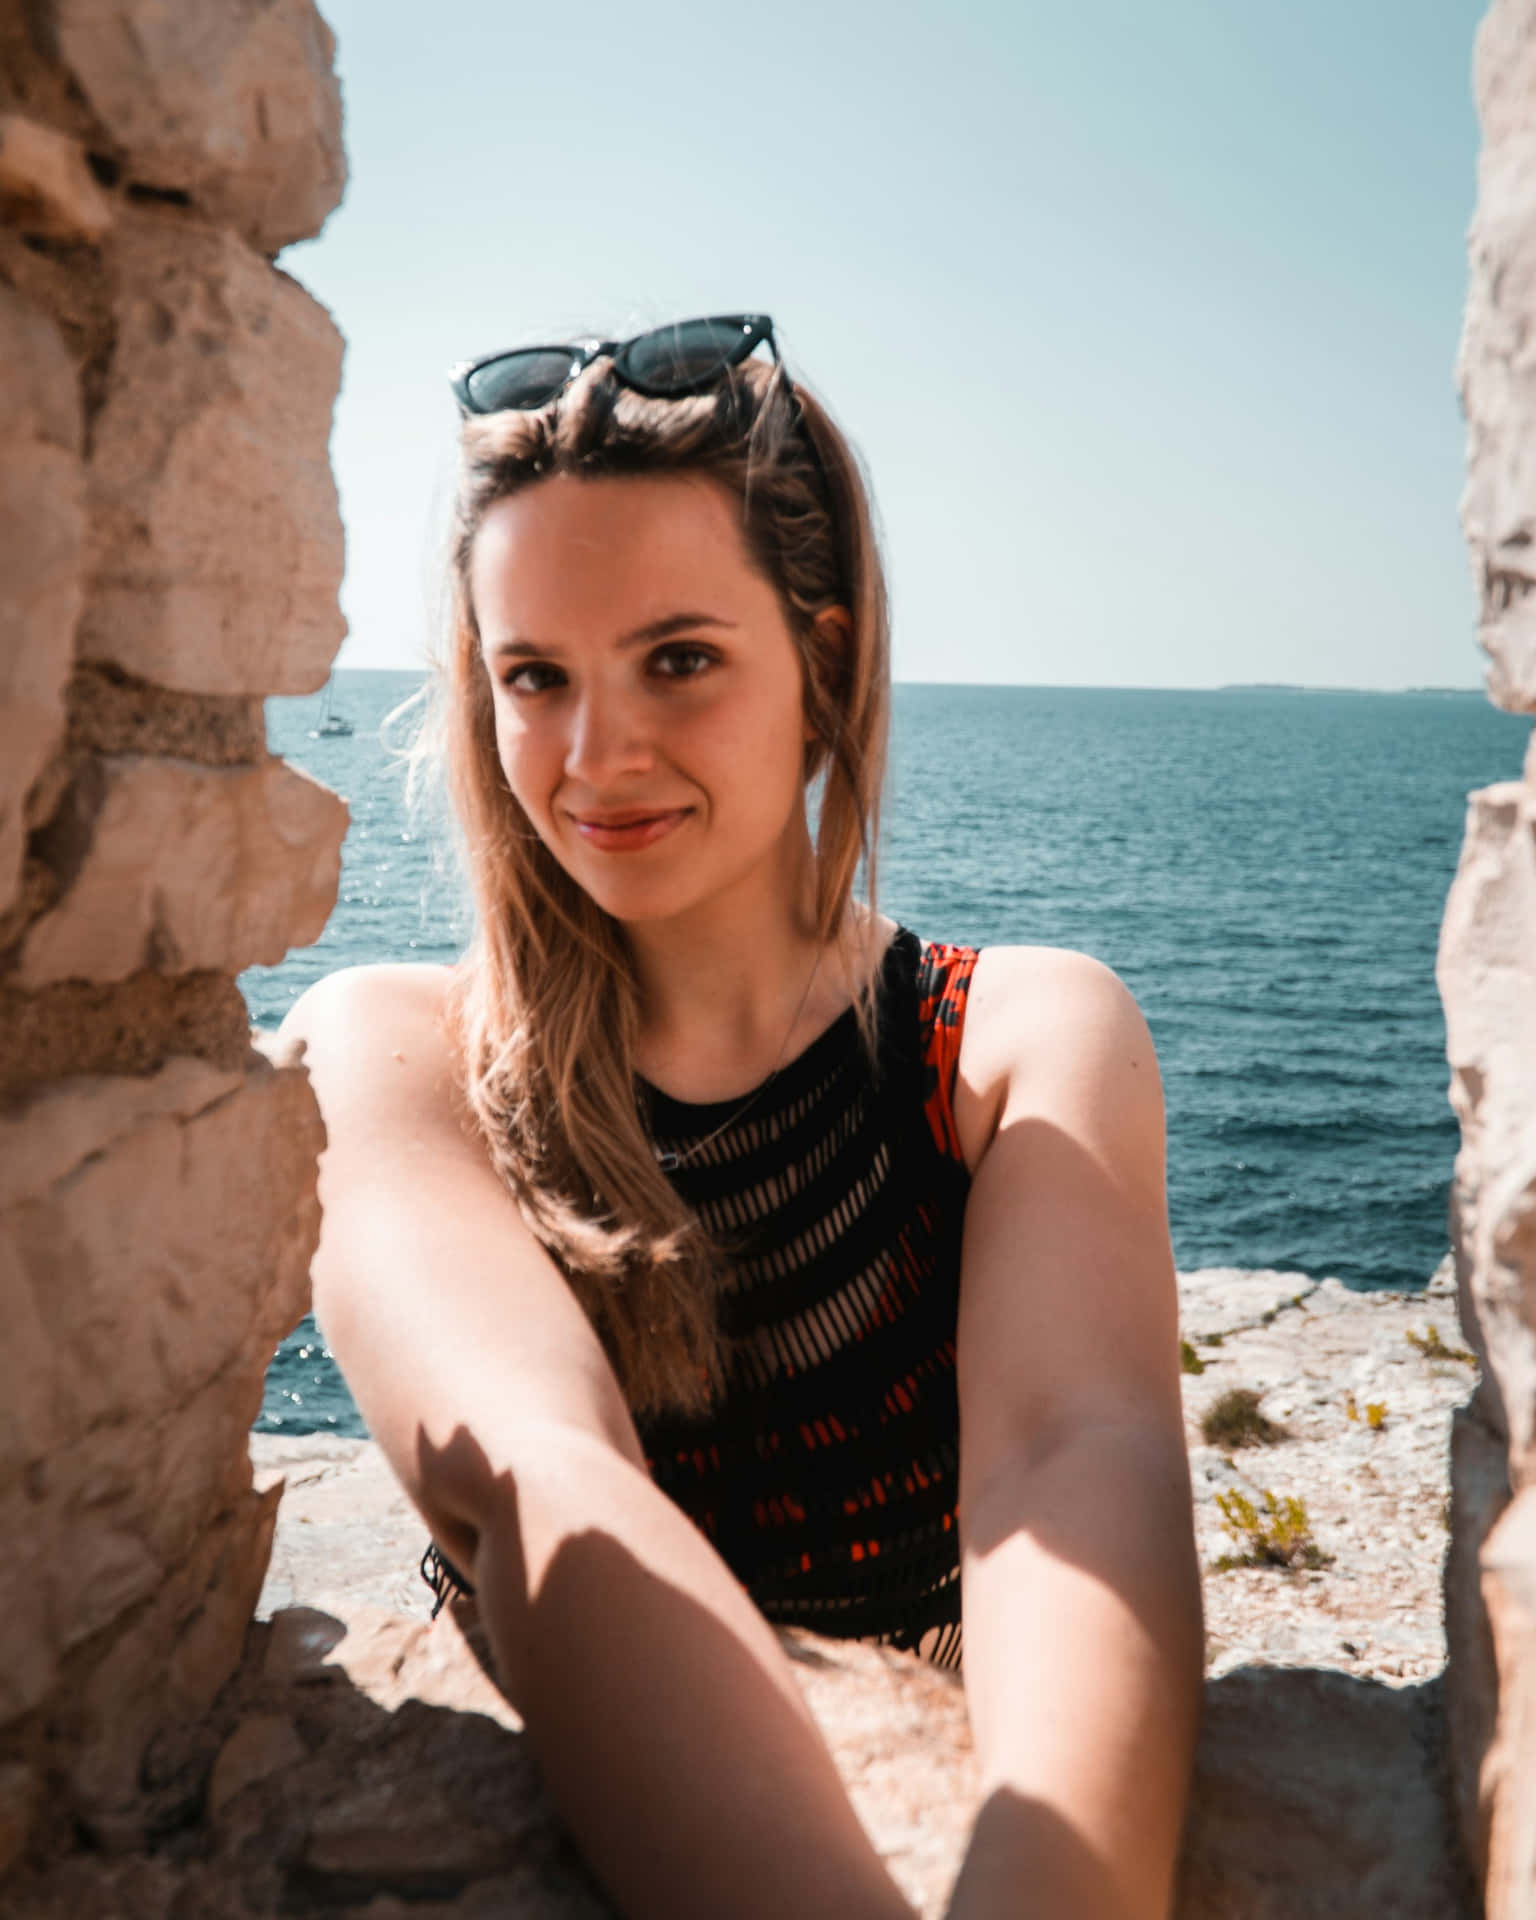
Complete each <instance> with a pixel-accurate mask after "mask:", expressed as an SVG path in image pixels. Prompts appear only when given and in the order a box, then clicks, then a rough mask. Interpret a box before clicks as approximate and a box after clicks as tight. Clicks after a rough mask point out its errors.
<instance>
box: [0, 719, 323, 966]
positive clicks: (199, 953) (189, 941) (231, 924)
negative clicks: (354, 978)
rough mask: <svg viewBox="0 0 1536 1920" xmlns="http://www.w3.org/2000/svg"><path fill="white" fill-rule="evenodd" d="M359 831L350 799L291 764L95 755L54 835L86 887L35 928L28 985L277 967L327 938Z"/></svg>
mask: <svg viewBox="0 0 1536 1920" xmlns="http://www.w3.org/2000/svg"><path fill="white" fill-rule="evenodd" d="M346 830H347V810H346V807H345V805H344V804H343V803H342V801H340V800H339V799H337V797H336V795H335V794H333V793H332V792H331V791H330V789H329V788H328V787H323V786H321V785H320V783H319V782H318V781H317V780H312V779H310V777H309V776H308V775H307V774H304V773H300V772H299V771H298V769H297V768H295V767H290V766H289V765H288V764H287V763H286V762H285V761H282V760H266V761H264V762H263V763H262V764H260V765H259V766H255V767H231V768H217V769H215V768H209V767H199V766H194V765H189V764H188V763H187V762H186V761H177V760H169V759H163V758H159V757H146V756H139V755H125V756H122V757H116V756H110V757H109V756H101V757H97V758H92V759H90V760H88V761H87V762H86V763H85V765H84V767H83V768H82V770H81V773H80V774H79V775H78V776H77V778H76V780H75V782H74V784H73V786H72V787H71V789H70V792H69V794H68V796H67V797H66V799H65V801H64V802H63V803H62V805H61V807H60V809H59V812H58V814H57V815H56V816H55V821H54V823H53V825H52V826H51V828H50V834H49V838H50V841H51V842H52V844H53V845H54V846H56V847H57V848H58V855H57V857H58V859H59V860H60V861H61V863H63V862H67V863H68V865H69V867H70V868H71V870H72V875H73V885H72V886H71V887H70V888H69V890H68V892H67V893H65V894H64V895H63V897H62V898H61V899H60V901H59V903H58V904H57V906H55V907H53V908H52V909H51V910H50V911H48V912H47V913H45V914H43V915H42V916H41V917H40V918H39V919H38V920H36V921H35V922H34V923H33V925H32V927H31V928H30V929H29V931H28V933H27V936H26V939H25V941H24V943H23V945H22V950H21V957H20V964H19V966H18V969H17V978H18V981H19V983H20V984H21V985H22V986H26V987H40V986H44V985H46V984H47V983H48V982H49V981H52V980H64V979H78V980H96V981H112V980H126V979H127V978H128V977H129V975H130V974H134V973H137V972H139V971H140V970H141V969H144V968H150V969H153V970H155V971H157V972H163V973H190V972H193V971H196V970H197V969H200V968H204V969H208V968H213V969H218V970H220V971H223V972H227V973H234V972H237V971H238V970H239V969H240V968H242V967H247V966H250V965H252V964H254V963H257V962H262V963H265V964H267V965H272V964H273V963H275V962H276V961H278V960H280V959H281V958H282V957H283V955H284V954H285V953H286V952H287V951H288V949H289V947H290V946H295V945H299V946H302V945H307V944H308V943H309V942H310V941H312V940H316V939H318V938H319V936H320V933H321V931H322V929H323V928H324V926H325V921H326V916H327V915H328V914H329V912H330V910H331V907H332V905H333V904H334V902H335V899H336V887H337V884H338V881H339V879H340V874H341V842H342V837H343V835H344V834H345V833H346Z"/></svg>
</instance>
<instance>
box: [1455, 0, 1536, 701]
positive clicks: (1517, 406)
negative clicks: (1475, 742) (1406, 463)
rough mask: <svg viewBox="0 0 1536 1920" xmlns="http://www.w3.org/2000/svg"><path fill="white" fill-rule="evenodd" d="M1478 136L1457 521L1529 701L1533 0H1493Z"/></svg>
mask: <svg viewBox="0 0 1536 1920" xmlns="http://www.w3.org/2000/svg"><path fill="white" fill-rule="evenodd" d="M1474 85H1475V89H1476V94H1477V107H1478V117H1479V119H1480V121H1481V124H1482V133H1483V145H1482V152H1481V155H1480V157H1479V160H1478V182H1477V210H1476V212H1475V214H1474V215H1473V218H1472V225H1471V228H1470V230H1469V233H1468V237H1467V248H1468V255H1469V265H1470V270H1471V271H1470V278H1469V283H1468V288H1467V305H1466V313H1465V318H1464V323H1463V327H1462V337H1461V349H1460V355H1459V362H1458V367H1457V380H1458V384H1459V386H1460V388H1461V397H1462V405H1463V408H1464V410H1465V412H1466V416H1467V486H1466V491H1465V493H1464V494H1463V496H1462V527H1463V530H1464V532H1465V534H1466V538H1467V545H1468V548H1469V550H1470V554H1471V559H1472V567H1473V574H1474V577H1475V579H1476V581H1477V586H1478V590H1479V595H1480V600H1481V609H1480V635H1481V639H1482V643H1483V646H1484V647H1485V648H1486V649H1487V652H1488V658H1489V669H1488V690H1489V693H1490V694H1491V695H1492V697H1493V699H1494V700H1495V701H1497V702H1498V704H1499V705H1500V706H1501V707H1508V708H1510V709H1511V710H1512V711H1514V712H1517V713H1536V598H1533V596H1532V588H1533V587H1536V550H1533V548H1532V545H1531V536H1532V532H1533V519H1536V473H1533V472H1532V470H1531V464H1530V461H1529V459H1528V457H1527V455H1528V450H1529V448H1530V444H1531V435H1532V433H1533V431H1536V366H1533V365H1532V362H1531V356H1530V351H1529V345H1528V342H1529V335H1530V329H1531V324H1532V321H1533V319H1536V141H1533V139H1532V131H1533V127H1536V112H1533V106H1536V6H1533V5H1532V3H1531V0H1494V3H1493V5H1492V6H1490V8H1489V9H1488V12H1487V15H1486V16H1485V18H1484V20H1483V23H1482V26H1481V28H1480V29H1479V31H1478V35H1477V48H1476V55H1475V60H1474Z"/></svg>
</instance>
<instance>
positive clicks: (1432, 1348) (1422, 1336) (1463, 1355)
mask: <svg viewBox="0 0 1536 1920" xmlns="http://www.w3.org/2000/svg"><path fill="white" fill-rule="evenodd" d="M1407 1337H1408V1344H1409V1346H1410V1347H1414V1348H1417V1350H1418V1351H1419V1352H1420V1353H1422V1354H1423V1356H1424V1358H1425V1359H1426V1360H1460V1361H1461V1362H1462V1364H1463V1365H1464V1366H1468V1367H1475V1366H1476V1365H1477V1356H1476V1355H1475V1354H1471V1353H1468V1351H1467V1349H1466V1348H1465V1347H1448V1346H1447V1345H1446V1344H1445V1342H1444V1341H1443V1340H1442V1339H1441V1338H1440V1329H1439V1328H1438V1327H1437V1326H1435V1325H1433V1323H1431V1325H1430V1326H1428V1327H1426V1328H1425V1330H1424V1332H1423V1333H1415V1332H1414V1330H1413V1328H1412V1327H1410V1328H1409V1329H1408V1336H1407Z"/></svg>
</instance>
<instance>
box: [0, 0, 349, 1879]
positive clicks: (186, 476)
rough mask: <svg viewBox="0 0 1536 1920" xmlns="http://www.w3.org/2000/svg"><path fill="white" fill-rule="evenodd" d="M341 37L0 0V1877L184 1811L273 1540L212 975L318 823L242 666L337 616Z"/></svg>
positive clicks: (229, 1017) (253, 1168)
mask: <svg viewBox="0 0 1536 1920" xmlns="http://www.w3.org/2000/svg"><path fill="white" fill-rule="evenodd" d="M331 53H332V42H331V38H330V34H329V31H328V29H327V28H326V27H325V26H324V24H323V22H322V21H321V20H320V17H319V15H318V14H317V13H316V12H315V10H314V8H313V6H312V4H310V0H218V3H217V4H212V5H202V4H196V5H181V4H166V0H26V4H24V5H15V4H13V5H9V6H0V1304H3V1308H4V1316H3V1333H0V1526H3V1527H4V1528H5V1531H6V1542H7V1551H6V1553H5V1555H4V1557H3V1559H0V1875H10V1874H12V1873H13V1871H15V1870H17V1869H18V1867H19V1865H20V1863H21V1862H23V1861H24V1860H27V1859H29V1858H36V1857H41V1856H43V1855H46V1854H47V1853H48V1852H50V1851H52V1850H57V1849H58V1848H59V1847H60V1846H62V1845H65V1844H67V1843H70V1842H71V1841H73V1840H77V1839H80V1838H82V1837H83V1838H84V1839H85V1840H86V1841H87V1842H88V1843H89V1844H91V1845H94V1846H97V1847H101V1848H108V1849H128V1850H130V1851H132V1850H133V1849H135V1848H138V1847H140V1846H141V1845H142V1844H143V1843H144V1841H145V1840H146V1837H147V1836H149V1835H151V1834H156V1833H161V1832H164V1831H166V1830H168V1829H169V1828H171V1827H175V1826H176V1825H178V1824H184V1823H185V1820H186V1818H187V1815H188V1810H189V1808H191V1807H194V1806H195V1805H196V1804H197V1803H198V1801H199V1800H200V1798H201V1795H202V1793H203V1790H204V1785H205V1770H203V1769H202V1768H201V1766H200V1762H199V1760H198V1755H197V1749H196V1741H195V1739H194V1738H193V1737H192V1736H191V1735H190V1734H189V1733H188V1732H187V1729H189V1728H194V1729H195V1727H196V1726H197V1725H198V1723H199V1722H200V1720H201V1717H202V1716H203V1715H205V1714H206V1713H208V1712H209V1711H210V1709H211V1708H212V1707H213V1703H214V1702H215V1701H216V1699H217V1698H218V1697H219V1695H220V1693H221V1691H222V1690H223V1689H224V1688H225V1686H226V1684H227V1683H228V1681H229V1679H230V1675H231V1674H232V1672H234V1671H235V1669H236V1668H237V1667H238V1665H239V1663H240V1660H241V1658H242V1653H243V1649H244V1645H245V1638H246V1632H247V1628H248V1626H249V1623H250V1619H251V1614H252V1609H253V1607H254V1605H255V1602H256V1598H257V1595H258V1593H259V1591H260V1587H261V1583H262V1579H263V1576H264V1574H265V1571H266V1563H267V1557H268V1553H269V1550H270V1540H271V1532H272V1527H273V1523H274V1519H275V1514H276V1505H277V1495H276V1493H275V1492H257V1491H256V1490H255V1489H254V1488H253V1486H252V1482H251V1467H250V1460H249V1455H248V1452H247V1447H246V1434H247V1432H248V1430H249V1427H250V1424H251V1421H252V1419H253V1418H254V1417H255V1413H256V1409H257V1407H258V1406H259V1404H260V1395H261V1383H262V1376H263V1374H264V1372H265V1369H266V1365H267V1362H268V1361H269V1359H270V1357H271V1353H272V1349H273V1346H274V1345H275V1343H276V1341H277V1339H278V1338H279V1337H280V1336H281V1335H282V1334H283V1333H284V1332H286V1331H287V1330H288V1328H289V1327H291V1326H292V1324H293V1323H294V1322H295V1321H296V1320H297V1318H298V1317H299V1315H300V1314H301V1313H302V1312H303V1310H304V1307H305V1305H306V1303H307V1299H308V1279H307V1276H308V1266H309V1260H310V1256H311V1254H312V1252H313V1249H314V1243H315V1238H316V1235H317V1233H318V1224H319V1215H318V1206H317V1202H316V1197H315V1159H316V1155H317V1152H318V1150H319V1146H320V1143H321V1139H322V1134H321V1128H320V1119H319V1113H318V1110H317V1108H316V1105H315V1100H314V1096H313V1093H312V1092H311V1090H310V1088H309V1085H308V1083H307V1081H306V1079H305V1077H304V1076H303V1075H302V1073H296V1072H292V1071H287V1072H284V1071H274V1069H273V1068H272V1066H271V1065H269V1064H268V1063H267V1062H265V1061H263V1060H262V1059H260V1058H259V1057H258V1056H256V1055H254V1054H253V1053H252V1051H251V1047H250V1044H249V1038H248V1032H247V1022H246V1018H245V1012H244V1007H243V1005H242V1003H241V1000H240V994H239V990H238V988H237V986H236V983H235V975H236V973H237V972H238V971H239V970H240V969H241V968H243V967H244V966H246V965H247V964H249V962H250V961H252V960H254V959H257V958H260V959H264V960H268V961H273V960H277V959H279V958H280V957H281V956H282V954H283V953H284V951H285V950H286V948H287V947H288V946H289V945H290V944H291V943H293V942H295V941H307V940H310V939H313V938H314V937H315V935H316V934H317V933H318V932H319V930H320V928H321V926H322V924H323V922H324V918H325V915H326V913H327V912H328V910H329V908H330V905H331V903H332V900H333V898H334V893H335V885H336V875H337V848H338V843H339V841H340V838H341V833H342V830H343V827H344V812H343V809H342V808H341V806H340V803H339V802H338V801H337V800H336V799H335V797H334V796H333V795H330V794H328V793H326V792H325V790H324V789H323V788H320V787H317V786H316V785H315V784H314V783H312V782H310V781H308V780H306V779H305V778H304V777H303V776H301V775H299V774H297V773H294V772H292V771H291V770H288V769H286V768H284V767H282V766H281V765H280V764H279V763H278V762H276V761H273V760H270V759H269V758H268V757H267V755H266V749H265V738H264V728H263V725H262V716H261V712H260V705H259V702H260V699H261V697H262V696H263V695H265V694H267V693H272V692H291V691H297V690H301V689H303V688H306V687H313V686H316V685H318V684H319V683H320V681H321V680H322V679H323V677H324V674H325V672H326V669H327V667H328V665H329V661H330V656H331V654H332V653H333V652H334V650H335V647H336V645H337V643H338V642H339V640H340V638H341V632H342V625H341V618H340V614H339V612H338V609H337V601H336V589H337V586H338V583H339V581H340V577H341V557H342V549H341V529H340V523H339V519H338V516H337V512H336V495H335V486H334V483H333V481H332V478H331V474H330V469H329V465H328V462H327V459H326V450H327V441H328V438H329V432H330V414H331V404H332V400H333V398H334V395H335V391H336V383H337V376H338V370H339V366H340V340H339V338H338V336H337V334H336V330H335V328H334V327H333V326H332V324H331V322H330V319H329V316H328V315H327V314H326V313H325V312H324V310H323V309H322V308H321V307H319V306H318V305H317V303H316V302H314V301H313V300H311V299H310V298H309V296H308V295H307V294H306V293H304V292H303V290H302V289H301V288H300V287H298V286H297V285H296V284H295V283H294V282H293V281H292V280H291V279H290V278H289V277H288V276H287V275H286V274H284V273H282V272H281V271H280V270H278V269H277V268H276V267H275V266H274V265H273V264H272V262H271V260H270V259H269V258H267V257H266V255H267V254H268V253H269V252H270V251H272V250H275V249H276V248H277V247H278V246H280V245H282V244H283V243H284V242H285V241H287V240H291V239H296V238H298V237H300V235H302V234H307V233H311V232H313V231H315V230H316V229H317V228H318V226H319V224H320V222H321V221H322V220H323V219H324V217H325V214H326V213H327V211H328V210H329V208H330V207H331V206H332V205H334V204H335V201H336V198H337V197H338V195H339V193H340V190H341V184H342V176H343V168H342V163H341V152H340V141H339V98H338V93H337V87H336V82H335V77H334V74H333V73H332V70H331ZM189 1742H190V1744H189ZM247 1764H250V1761H249V1758H248V1760H247ZM143 1865H144V1871H145V1872H146V1873H149V1874H150V1875H151V1877H152V1876H153V1874H154V1873H156V1872H158V1871H159V1869H158V1867H156V1866H154V1865H152V1864H150V1863H148V1862H144V1863H143ZM146 1885H147V1883H146ZM11 1910H12V1909H11V1901H10V1888H9V1883H7V1885H6V1887H5V1888H4V1889H0V1911H5V1912H7V1913H9V1912H10V1911H11ZM108 1910H110V1911H127V1912H130V1913H135V1914H138V1913H144V1914H152V1913H155V1912H157V1911H159V1910H160V1909H159V1907H158V1906H157V1903H156V1901H155V1899H154V1898H153V1896H152V1895H151V1894H150V1893H149V1892H147V1891H146V1892H145V1894H144V1897H143V1898H142V1899H141V1898H140V1897H139V1896H138V1894H137V1893H134V1894H132V1895H128V1896H124V1898H123V1899H122V1900H121V1901H118V1902H115V1903H109V1908H108Z"/></svg>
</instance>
